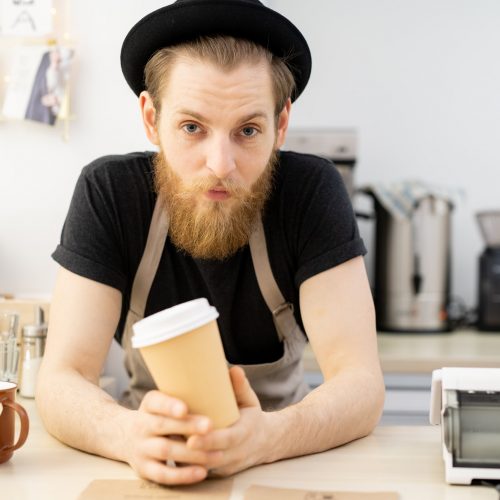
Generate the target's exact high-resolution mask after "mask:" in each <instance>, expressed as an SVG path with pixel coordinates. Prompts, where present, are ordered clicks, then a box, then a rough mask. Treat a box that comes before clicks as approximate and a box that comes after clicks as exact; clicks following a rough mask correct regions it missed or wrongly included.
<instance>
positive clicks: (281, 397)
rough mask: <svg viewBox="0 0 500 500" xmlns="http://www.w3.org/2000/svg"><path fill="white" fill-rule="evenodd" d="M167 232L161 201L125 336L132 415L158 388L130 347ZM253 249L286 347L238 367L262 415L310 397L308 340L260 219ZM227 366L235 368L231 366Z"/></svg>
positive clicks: (134, 290)
mask: <svg viewBox="0 0 500 500" xmlns="http://www.w3.org/2000/svg"><path fill="white" fill-rule="evenodd" d="M168 226H169V220H168V216H167V213H166V211H165V206H164V204H162V203H161V201H160V199H159V198H157V200H156V204H155V208H154V211H153V217H152V219H151V225H150V227H149V233H148V239H147V242H146V247H145V248H144V253H143V255H142V258H141V262H140V263H139V267H138V268H137V272H136V275H135V278H134V283H133V285H132V292H131V296H130V309H129V311H128V314H127V318H126V322H125V328H124V331H123V336H122V347H123V349H124V352H125V368H126V370H127V372H128V373H129V374H130V375H131V378H130V385H129V389H128V390H127V391H126V392H125V393H124V395H123V398H122V400H121V403H122V404H123V405H124V406H127V407H128V408H132V409H137V408H138V407H139V405H140V403H141V400H142V398H143V397H144V395H145V394H146V392H148V391H150V390H152V389H155V388H156V385H155V383H154V381H153V378H152V377H151V374H150V373H149V370H148V369H147V367H146V365H145V364H144V361H143V359H142V356H141V354H140V352H139V350H138V349H134V348H133V347H132V343H131V339H132V335H133V331H132V325H133V324H134V323H135V322H137V321H139V320H141V319H142V318H143V317H144V311H145V309H146V302H147V299H148V296H149V291H150V290H151V285H152V283H153V280H154V277H155V275H156V271H157V269H158V265H159V263H160V259H161V256H162V253H163V249H164V247H165V242H166V239H167V234H168ZM249 246H250V253H251V256H252V263H253V266H254V269H255V274H256V277H257V282H258V284H259V288H260V291H261V293H262V296H263V298H264V300H265V302H266V304H267V307H268V308H269V310H270V311H271V313H272V315H273V320H274V325H275V327H276V331H277V334H278V337H279V338H280V340H281V341H282V342H283V356H282V357H281V358H280V359H278V360H277V361H273V362H271V363H262V364H253V365H239V366H241V367H242V368H243V370H245V374H246V376H247V378H248V380H249V382H250V385H251V386H252V389H253V390H254V391H255V393H256V394H257V397H258V398H259V401H260V403H261V405H262V409H263V410H265V411H272V410H278V409H281V408H284V407H286V406H289V405H291V404H293V403H296V402H298V401H300V400H301V399H302V398H303V397H304V396H305V395H306V394H307V393H308V392H309V387H308V386H307V384H306V383H305V381H304V370H303V366H302V353H303V351H304V347H305V345H306V339H305V335H304V333H303V332H302V330H301V329H300V327H299V326H298V324H297V322H296V321H295V317H294V315H293V306H292V304H290V303H288V302H286V301H285V299H284V298H283V295H282V294H281V291H280V289H279V287H278V284H277V283H276V280H275V279H274V276H273V273H272V271H271V266H270V264H269V256H268V253H267V247H266V240H265V235H264V228H263V226H262V221H261V220H260V219H259V220H258V223H257V226H256V228H255V230H254V232H253V233H252V235H251V237H250V241H249ZM228 366H229V367H230V366H232V365H231V364H230V363H228Z"/></svg>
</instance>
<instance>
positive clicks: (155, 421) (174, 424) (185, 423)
mask: <svg viewBox="0 0 500 500" xmlns="http://www.w3.org/2000/svg"><path fill="white" fill-rule="evenodd" d="M146 417H147V420H146V421H145V423H144V425H145V426H146V429H145V434H149V435H151V434H153V435H156V436H167V435H171V434H180V435H182V436H191V435H193V434H200V435H202V434H205V433H207V432H208V431H210V430H211V428H212V424H211V422H210V419H208V418H207V417H201V416H199V415H189V416H187V417H186V418H184V419H176V418H169V417H161V416H159V415H146Z"/></svg>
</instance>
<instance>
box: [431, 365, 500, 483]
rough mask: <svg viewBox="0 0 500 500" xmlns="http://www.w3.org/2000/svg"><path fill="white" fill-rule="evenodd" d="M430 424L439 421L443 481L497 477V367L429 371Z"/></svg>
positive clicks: (499, 435)
mask: <svg viewBox="0 0 500 500" xmlns="http://www.w3.org/2000/svg"><path fill="white" fill-rule="evenodd" d="M429 419H430V422H431V424H434V425H438V424H441V437H442V444H443V458H444V463H445V476H446V482H448V483H450V484H471V482H472V480H473V479H478V480H500V368H442V369H440V370H434V372H433V373H432V388H431V406H430V415H429Z"/></svg>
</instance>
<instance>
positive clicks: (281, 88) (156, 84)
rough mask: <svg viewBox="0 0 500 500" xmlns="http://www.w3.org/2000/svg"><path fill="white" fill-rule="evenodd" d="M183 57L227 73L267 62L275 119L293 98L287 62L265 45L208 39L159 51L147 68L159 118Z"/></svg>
mask: <svg viewBox="0 0 500 500" xmlns="http://www.w3.org/2000/svg"><path fill="white" fill-rule="evenodd" d="M181 56H187V57H190V58H192V59H199V60H203V61H209V62H212V63H213V64H215V65H217V66H218V67H220V68H222V69H224V70H231V69H234V68H235V67H237V66H238V65H239V64H241V63H242V62H247V63H253V64H258V63H259V62H261V61H266V62H267V64H268V65H269V68H270V71H271V80H272V86H273V96H274V100H275V116H276V117H277V116H278V115H279V113H280V112H281V111H282V109H283V108H284V106H285V104H286V101H287V99H288V98H289V97H291V96H292V93H293V91H294V89H295V82H294V78H293V75H292V72H291V71H290V69H289V67H288V66H287V64H286V62H285V59H284V58H280V57H277V56H275V55H274V54H272V53H271V52H270V51H269V50H267V49H265V48H264V47H263V46H261V45H258V44H256V43H254V42H251V41H249V40H244V39H241V38H233V37H230V36H223V35H219V36H205V37H200V38H197V39H195V40H191V41H189V42H184V43H181V44H178V45H174V46H171V47H164V48H163V49H160V50H158V51H156V52H155V53H154V54H153V56H152V57H151V58H150V59H149V61H148V62H147V64H146V67H145V68H144V79H145V84H146V90H147V91H148V93H149V94H150V96H151V98H152V100H153V105H154V107H155V109H156V111H157V115H156V116H157V117H158V116H159V114H160V111H161V96H162V94H163V91H164V89H165V87H166V85H167V83H168V74H169V70H170V68H171V67H172V65H173V64H174V63H175V62H176V61H177V60H178V58H179V57H181Z"/></svg>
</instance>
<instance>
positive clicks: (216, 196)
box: [205, 187, 231, 201]
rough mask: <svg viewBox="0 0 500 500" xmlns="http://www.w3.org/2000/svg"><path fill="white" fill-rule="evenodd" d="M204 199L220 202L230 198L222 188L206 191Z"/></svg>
mask: <svg viewBox="0 0 500 500" xmlns="http://www.w3.org/2000/svg"><path fill="white" fill-rule="evenodd" d="M205 195H206V197H207V198H208V199H210V200H215V201H222V200H227V199H228V198H230V197H231V195H230V194H229V192H228V191H226V190H225V189H224V188H217V187H215V188H213V189H210V190H208V191H207V192H206V193H205Z"/></svg>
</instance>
